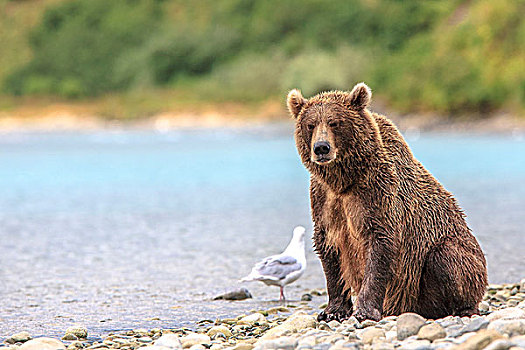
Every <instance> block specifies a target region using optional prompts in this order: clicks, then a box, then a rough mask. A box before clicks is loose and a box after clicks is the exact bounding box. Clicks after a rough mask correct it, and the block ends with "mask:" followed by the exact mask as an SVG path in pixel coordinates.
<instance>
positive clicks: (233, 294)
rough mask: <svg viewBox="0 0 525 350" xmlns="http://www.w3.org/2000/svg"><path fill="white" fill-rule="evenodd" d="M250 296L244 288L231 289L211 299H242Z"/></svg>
mask: <svg viewBox="0 0 525 350" xmlns="http://www.w3.org/2000/svg"><path fill="white" fill-rule="evenodd" d="M250 298H252V294H251V293H250V291H249V290H248V289H246V288H240V289H237V290H233V291H230V292H227V293H224V294H221V295H218V296H216V297H214V298H213V300H244V299H250Z"/></svg>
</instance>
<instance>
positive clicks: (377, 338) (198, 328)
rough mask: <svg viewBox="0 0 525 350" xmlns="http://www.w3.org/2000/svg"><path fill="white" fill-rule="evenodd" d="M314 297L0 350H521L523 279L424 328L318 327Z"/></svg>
mask: <svg viewBox="0 0 525 350" xmlns="http://www.w3.org/2000/svg"><path fill="white" fill-rule="evenodd" d="M312 295H313V296H314V297H315V296H316V295H317V296H321V295H323V293H322V292H319V291H312V292H311V293H308V294H305V295H303V298H302V301H301V302H300V303H299V304H298V305H290V304H289V305H286V306H284V305H283V306H280V307H274V308H271V309H268V310H252V311H250V313H249V314H248V315H240V316H238V317H236V318H229V319H217V320H202V321H199V322H198V323H197V324H196V325H195V327H193V329H190V328H179V329H158V328H157V329H151V330H147V329H135V330H131V331H127V332H115V333H109V334H108V335H107V336H106V337H105V338H104V339H99V340H88V339H87V338H88V331H89V330H88V329H85V328H84V327H82V326H72V327H70V328H68V329H67V330H66V331H65V334H64V336H63V337H62V339H60V340H59V339H53V338H47V337H41V338H35V339H32V337H31V335H30V334H29V333H28V332H20V333H17V334H13V335H11V336H10V337H9V338H7V339H6V340H5V341H4V342H3V344H1V345H0V349H2V350H3V349H5V350H8V349H9V350H15V349H16V350H57V349H64V350H65V349H68V350H70V349H72V350H77V349H122V350H134V349H139V348H140V349H141V350H169V349H177V350H178V349H189V350H206V349H210V350H222V349H234V350H252V349H254V350H266V349H285V350H288V349H289V350H291V349H298V350H299V349H304V350H307V349H314V350H329V349H331V350H338V349H341V350H343V349H374V350H376V349H377V350H380V349H385V350H386V349H421V350H423V349H463V350H466V349H489V350H505V349H510V350H517V349H525V279H524V280H522V281H521V283H519V284H503V285H490V286H489V288H488V291H487V293H486V294H485V297H484V301H483V302H482V303H481V304H480V315H474V316H472V317H453V316H448V317H445V318H442V319H438V320H427V319H425V318H423V317H421V316H419V315H417V314H413V313H406V314H403V315H400V316H390V317H386V318H384V319H382V320H381V321H379V322H374V321H370V320H366V321H364V322H358V321H357V320H356V319H355V318H353V317H352V318H350V319H348V320H346V321H344V322H342V323H339V322H337V321H332V322H330V323H325V322H317V321H316V316H317V313H318V311H319V309H316V308H313V307H312V306H311V305H310V303H309V302H310V300H311V299H312Z"/></svg>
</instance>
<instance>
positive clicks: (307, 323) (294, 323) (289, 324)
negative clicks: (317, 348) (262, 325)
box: [262, 314, 317, 339]
mask: <svg viewBox="0 0 525 350" xmlns="http://www.w3.org/2000/svg"><path fill="white" fill-rule="evenodd" d="M316 326H317V321H316V320H315V318H314V317H313V316H310V315H300V314H299V315H292V316H290V318H288V319H287V320H286V321H284V322H283V323H282V324H280V325H278V326H276V327H274V328H272V329H270V330H268V331H267V332H266V334H264V335H263V336H262V338H264V339H271V338H275V337H278V336H280V335H283V334H284V333H286V332H291V333H296V332H298V331H300V330H303V329H307V328H315V327H316Z"/></svg>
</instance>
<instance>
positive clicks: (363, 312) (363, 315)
mask: <svg viewBox="0 0 525 350" xmlns="http://www.w3.org/2000/svg"><path fill="white" fill-rule="evenodd" d="M352 316H354V317H355V318H356V319H357V320H358V321H359V322H363V321H364V320H372V321H379V320H381V311H379V310H378V309H376V308H375V307H373V306H368V307H357V308H356V310H355V312H354V314H353V315H352Z"/></svg>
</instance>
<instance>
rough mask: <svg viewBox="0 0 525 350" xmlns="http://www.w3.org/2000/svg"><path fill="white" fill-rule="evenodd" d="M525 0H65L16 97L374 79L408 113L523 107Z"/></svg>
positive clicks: (273, 92) (16, 85)
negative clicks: (160, 88)
mask: <svg viewBox="0 0 525 350" xmlns="http://www.w3.org/2000/svg"><path fill="white" fill-rule="evenodd" d="M523 13H525V0H479V1H476V2H470V1H461V0H454V1H449V0H432V1H416V0H408V1H398V0H332V1H321V0H315V1H314V0H287V1H277V0H214V1H212V0H192V1H188V0H171V1H169V0H164V1H163V0H112V1H106V0H89V1H88V0H63V1H60V2H58V3H56V4H51V5H50V6H49V7H48V8H47V9H46V11H44V12H43V13H42V14H41V19H40V21H39V23H38V24H37V25H36V26H35V27H34V28H33V29H32V30H31V32H30V35H29V38H28V40H29V46H30V49H31V51H32V58H31V59H30V60H29V61H28V62H21V64H20V65H18V67H16V69H11V70H10V71H9V72H8V73H9V74H6V75H4V76H3V77H2V76H0V79H2V78H3V86H4V89H5V90H6V91H8V92H10V93H12V94H20V95H26V94H54V95H60V96H64V97H68V98H78V97H83V96H95V95H99V94H101V93H104V92H108V91H133V90H140V89H153V88H155V87H158V86H165V87H177V88H183V89H187V90H192V91H194V92H195V93H196V94H200V95H202V96H203V98H205V99H209V100H237V101H246V100H259V99H264V98H267V97H272V96H279V95H282V94H284V93H286V91H287V90H288V89H290V88H292V87H299V88H301V89H302V90H303V92H304V93H305V95H311V94H314V93H316V92H319V91H322V90H326V89H350V88H351V87H352V86H353V84H354V83H356V82H359V81H366V82H368V83H369V84H370V85H371V86H372V88H373V89H374V90H376V91H377V92H378V93H379V96H381V97H383V98H384V99H386V100H388V101H390V103H392V104H393V105H395V106H396V107H397V108H399V109H403V110H407V111H414V110H434V111H439V112H478V111H481V112H484V111H490V110H492V109H496V108H502V107H509V108H513V109H516V110H523V109H524V108H525V75H524V74H525V73H524V71H525V70H524V69H523V63H524V60H525V51H524V44H525V27H524V26H525V24H524V23H525V21H524V20H523V16H521V15H522V14H523Z"/></svg>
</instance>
